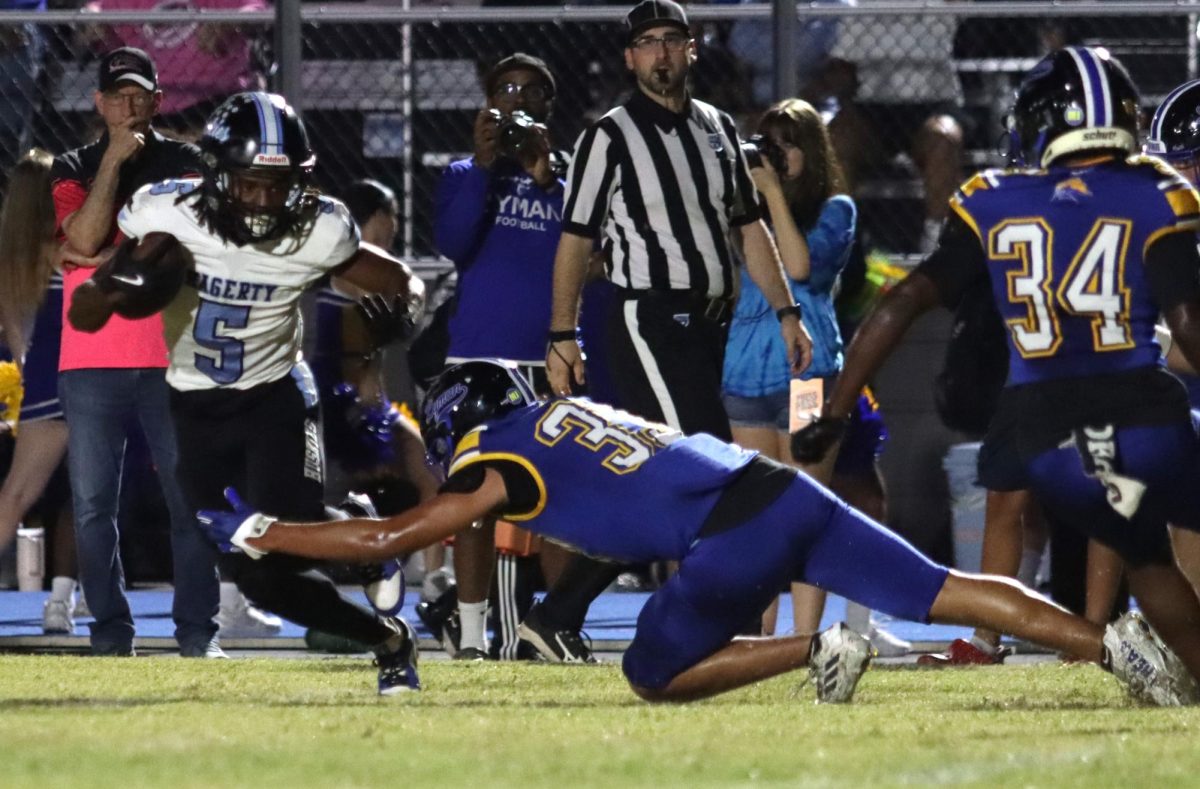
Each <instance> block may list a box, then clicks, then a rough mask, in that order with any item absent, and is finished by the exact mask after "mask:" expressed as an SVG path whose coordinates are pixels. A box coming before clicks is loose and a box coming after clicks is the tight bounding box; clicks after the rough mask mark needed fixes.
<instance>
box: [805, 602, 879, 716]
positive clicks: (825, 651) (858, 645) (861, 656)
mask: <svg viewBox="0 0 1200 789" xmlns="http://www.w3.org/2000/svg"><path fill="white" fill-rule="evenodd" d="M870 662H871V643H870V642H869V641H867V639H865V638H863V637H862V636H860V635H859V634H858V633H855V632H854V631H853V630H851V629H850V628H849V627H848V626H847V625H846V623H845V622H838V623H837V624H836V625H834V626H833V627H831V628H829V629H828V630H825V631H824V632H822V633H821V634H820V635H818V636H817V639H816V643H815V644H814V645H813V650H812V654H811V655H809V658H808V676H809V678H810V679H811V681H812V683H813V687H815V688H816V689H817V701H818V702H819V703H822V704H845V703H846V702H848V701H850V699H851V698H852V697H853V696H854V688H855V687H857V686H858V680H859V679H860V678H861V677H862V675H863V672H864V671H866V670H867V665H868V664H869V663H870Z"/></svg>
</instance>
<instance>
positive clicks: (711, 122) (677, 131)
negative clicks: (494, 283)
mask: <svg viewBox="0 0 1200 789" xmlns="http://www.w3.org/2000/svg"><path fill="white" fill-rule="evenodd" d="M625 23H626V38H625V53H624V57H625V68H626V69H628V70H629V71H630V72H632V73H633V75H634V77H635V78H636V81H637V90H635V91H634V93H633V96H632V97H631V98H630V99H629V100H628V101H627V102H626V103H625V104H623V105H622V106H619V107H616V108H614V109H612V110H610V111H609V112H608V113H606V114H605V115H604V117H602V118H601V119H600V120H599V121H597V122H596V123H594V124H592V125H591V126H590V127H589V128H588V129H587V130H586V131H584V133H583V135H582V136H581V137H580V138H579V142H578V143H577V145H576V148H575V152H574V155H573V163H572V165H571V170H570V173H569V174H568V177H567V195H566V205H565V207H564V209H563V234H562V239H561V240H560V241H559V245H558V250H557V253H556V256H555V261H554V295H553V307H552V310H551V323H550V332H549V335H548V337H547V340H548V346H547V351H546V372H547V376H548V379H549V384H550V388H551V392H552V393H553V394H555V395H569V394H571V393H572V391H573V388H574V387H576V386H578V385H581V384H583V383H584V358H583V354H582V352H581V348H580V345H579V342H578V339H577V329H576V326H577V324H578V315H579V304H580V293H581V291H582V288H583V283H584V279H585V277H586V272H587V268H588V262H589V258H590V256H591V253H592V248H593V245H594V244H595V242H596V240H597V238H599V239H601V242H602V245H603V249H604V255H605V273H606V275H607V277H608V279H609V280H610V281H611V282H612V283H613V284H614V285H616V286H617V288H618V292H619V296H618V299H619V301H618V303H617V304H615V305H614V307H615V308H614V309H613V310H612V311H611V312H610V316H611V317H610V320H609V324H608V337H607V340H608V344H607V352H608V355H609V359H610V361H611V366H610V372H611V373H612V378H613V381H614V383H615V384H616V389H617V394H618V402H619V405H620V406H621V407H623V408H625V409H627V410H629V411H632V412H634V413H636V414H638V415H639V416H642V417H645V418H647V419H652V420H655V421H658V422H664V423H666V424H668V425H670V426H671V427H673V428H675V429H676V430H678V431H680V432H682V433H684V434H689V435H690V434H693V433H709V434H711V435H715V436H717V437H719V438H723V439H725V440H729V439H730V437H731V433H730V428H729V417H728V416H727V415H726V413H725V408H724V406H723V404H722V402H721V368H722V363H723V356H724V349H725V337H726V330H727V328H728V320H729V317H730V315H731V313H732V305H733V296H734V288H735V285H734V283H735V281H736V279H737V276H738V273H737V271H736V270H735V261H736V260H737V257H738V256H737V255H736V253H735V251H734V249H733V248H732V246H731V243H730V242H731V236H732V235H733V234H734V231H735V230H736V231H738V233H737V235H738V236H740V241H741V251H742V258H743V259H744V260H745V265H746V269H747V272H748V273H749V275H750V277H751V279H752V280H753V281H754V283H755V284H756V285H758V286H759V288H760V289H761V290H762V293H763V295H764V296H765V298H766V301H767V303H768V304H769V306H770V310H769V311H768V312H767V313H766V318H767V319H771V320H774V317H777V318H778V319H779V328H780V331H781V333H782V335H783V340H784V348H785V349H786V350H787V353H788V357H789V359H790V360H791V362H792V365H793V369H794V371H795V372H800V371H801V370H803V369H804V368H806V367H807V366H808V363H809V361H810V360H811V356H812V341H811V339H809V337H808V333H807V332H806V331H805V330H804V327H803V326H802V325H801V323H800V320H799V318H800V309H799V307H797V306H796V305H795V303H794V299H793V297H792V294H791V292H790V290H789V289H788V285H787V282H786V279H785V278H784V274H783V268H782V264H781V262H780V259H779V254H778V252H777V251H776V249H775V244H774V242H773V241H772V239H771V236H770V233H769V232H768V230H767V227H766V225H765V224H764V223H763V221H762V208H761V206H760V205H759V202H758V198H757V196H756V193H755V189H754V182H753V181H752V180H751V176H750V170H749V167H748V166H747V162H746V157H745V155H744V154H743V153H742V149H741V145H740V143H739V140H738V135H737V131H736V129H735V128H734V124H733V120H732V119H731V118H730V117H729V115H728V114H727V113H725V112H722V111H721V110H718V109H717V108H716V107H713V106H712V105H710V104H707V103H705V102H702V101H698V100H696V99H694V98H693V97H692V96H691V95H690V93H689V91H688V87H687V80H688V75H689V72H690V71H691V68H692V64H693V63H695V62H696V57H697V55H696V43H695V41H693V40H692V37H691V31H690V29H689V27H688V19H687V15H686V14H685V13H684V11H683V8H682V7H681V6H680V5H679V4H678V3H674V2H672V1H671V0H642V2H640V3H638V4H637V5H636V6H634V7H633V9H632V10H631V11H630V12H629V14H628V16H627V17H626V19H625ZM806 265H807V263H806ZM789 273H792V272H789ZM792 276H793V277H794V278H795V279H807V270H806V269H805V270H804V271H803V272H800V271H797V272H795V273H792ZM772 316H774V317H772ZM647 527H648V528H652V527H653V524H647ZM619 569H620V568H618V567H616V566H614V565H605V564H602V563H599V562H596V561H594V560H591V559H586V558H580V559H577V560H576V561H575V562H574V563H573V564H572V565H571V566H570V567H569V568H568V570H567V572H566V574H564V576H563V577H562V579H561V580H560V582H559V583H558V584H557V585H556V586H555V587H554V588H553V589H551V590H550V593H549V594H548V595H547V596H546V598H545V600H544V601H543V602H542V603H541V604H540V605H538V606H536V607H535V608H533V610H532V611H531V612H530V614H529V616H527V617H526V618H525V621H524V622H523V623H522V625H521V635H522V638H525V639H527V640H529V641H530V643H532V644H533V645H534V646H535V647H537V648H538V650H539V652H540V653H541V654H542V656H543V657H545V658H546V659H548V660H553V661H563V662H567V661H579V660H586V659H587V654H586V650H585V649H583V648H582V642H581V641H580V639H579V634H578V631H579V629H580V627H581V625H582V623H583V617H584V615H585V614H586V612H587V608H588V606H589V605H590V604H591V601H592V600H593V599H594V598H595V597H596V596H597V595H598V594H599V593H600V592H602V591H603V590H604V588H605V587H606V586H608V584H609V583H610V582H611V581H612V580H613V579H615V577H616V576H617V574H618V572H619Z"/></svg>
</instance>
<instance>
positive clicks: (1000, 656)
mask: <svg viewBox="0 0 1200 789" xmlns="http://www.w3.org/2000/svg"><path fill="white" fill-rule="evenodd" d="M1011 654H1012V648H1011V647H1000V648H999V649H997V650H996V651H995V652H985V651H984V650H982V649H980V648H979V647H977V646H975V645H974V644H972V643H971V642H970V641H968V640H966V639H965V638H956V639H954V640H953V641H951V642H950V648H949V649H948V650H946V651H945V652H936V653H933V654H929V655H921V656H920V657H918V658H917V665H918V666H931V667H933V668H946V667H947V666H994V665H998V664H1000V663H1003V662H1004V659H1005V658H1006V657H1008V656H1009V655H1011Z"/></svg>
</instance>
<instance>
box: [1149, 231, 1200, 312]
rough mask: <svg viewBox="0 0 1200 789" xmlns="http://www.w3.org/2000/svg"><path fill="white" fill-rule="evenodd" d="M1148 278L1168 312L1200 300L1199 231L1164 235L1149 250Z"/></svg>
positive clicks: (1161, 307)
mask: <svg viewBox="0 0 1200 789" xmlns="http://www.w3.org/2000/svg"><path fill="white" fill-rule="evenodd" d="M1146 280H1147V282H1148V283H1149V284H1150V292H1151V295H1153V297H1154V301H1155V303H1156V304H1157V305H1158V308H1159V309H1161V310H1163V311H1164V312H1165V311H1167V310H1169V309H1171V308H1172V307H1174V306H1176V305H1179V304H1182V303H1184V302H1187V301H1196V300H1200V250H1197V247H1196V234H1195V233H1186V232H1185V233H1170V234H1168V235H1165V236H1160V237H1159V238H1158V239H1157V240H1155V241H1153V242H1152V243H1151V244H1150V246H1149V247H1148V248H1147V249H1146Z"/></svg>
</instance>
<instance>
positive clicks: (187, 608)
mask: <svg viewBox="0 0 1200 789" xmlns="http://www.w3.org/2000/svg"><path fill="white" fill-rule="evenodd" d="M162 100H163V94H162V91H160V90H159V89H158V76H157V72H156V70H155V67H154V63H153V61H152V60H151V59H150V57H149V56H148V55H147V54H146V53H145V52H143V51H142V50H140V49H134V48H131V47H121V48H119V49H114V50H112V51H111V52H108V53H107V54H105V55H104V57H103V58H102V59H101V60H100V68H99V89H98V90H97V91H96V93H95V103H96V111H97V112H98V113H99V114H100V117H101V118H102V119H103V120H104V126H105V132H104V134H103V135H102V136H101V137H100V139H99V140H97V141H96V142H94V143H91V144H89V145H85V146H83V147H81V148H76V149H75V150H72V151H68V152H67V153H64V154H62V155H61V156H59V157H58V158H56V159H55V161H54V165H53V167H52V169H51V182H52V189H53V194H54V210H55V215H56V221H57V231H58V234H59V237H60V239H61V240H62V241H64V242H65V243H67V244H69V245H70V247H72V248H73V249H74V250H76V251H77V252H80V253H82V254H84V255H97V254H99V253H101V252H103V251H104V250H106V249H110V248H112V247H113V245H115V244H117V243H119V242H120V241H121V240H122V238H121V234H120V231H119V230H118V229H117V225H116V215H117V211H118V209H120V207H121V206H122V205H123V204H124V203H125V201H126V200H128V199H129V197H130V196H131V195H132V194H133V193H134V191H136V190H137V189H138V188H139V187H141V186H144V185H146V184H149V183H155V182H158V181H161V180H164V179H167V178H175V177H179V176H184V175H190V174H195V173H198V172H199V171H200V161H199V152H198V151H197V149H196V148H195V147H194V146H192V145H190V144H186V143H182V142H177V141H174V140H169V139H167V138H165V137H163V136H161V135H159V134H158V133H157V132H156V131H155V130H154V129H153V128H152V127H151V125H150V119H151V118H153V117H154V115H155V113H156V112H157V111H158V108H159V106H160V105H161V103H162ZM91 274H92V269H90V268H79V267H77V268H68V269H67V271H65V272H64V284H63V303H64V304H68V305H69V304H70V303H71V294H72V293H73V292H74V290H75V288H77V287H78V286H79V285H80V284H81V283H82V282H84V281H85V280H87V279H88V278H89V277H90V276H91ZM65 317H66V316H65V315H64V320H63V333H62V353H61V354H60V357H59V396H60V398H61V400H62V406H63V411H64V413H65V415H66V418H67V422H68V424H69V425H70V427H71V429H70V433H69V438H68V447H67V453H68V468H69V471H70V478H71V495H72V499H73V501H74V506H75V537H76V543H77V545H78V549H79V569H80V580H81V582H82V585H83V591H84V596H85V597H86V599H87V601H88V605H89V607H90V608H91V611H92V614H93V616H95V619H96V621H95V622H94V623H93V624H92V625H91V647H92V654H96V655H132V654H133V635H134V627H133V617H132V615H131V614H130V610H129V602H128V600H127V599H126V597H125V576H124V570H123V569H122V566H121V557H120V553H119V552H118V550H117V503H118V498H119V492H120V483H121V466H122V462H123V460H124V454H125V443H126V438H127V430H128V429H129V427H130V426H131V425H132V423H133V421H134V420H136V421H137V422H139V423H140V425H141V428H142V430H143V431H144V433H145V436H146V442H147V444H148V445H149V447H150V453H151V455H152V457H153V460H154V464H155V466H156V468H157V470H158V475H159V480H160V482H161V483H162V488H163V496H164V498H165V499H166V503H167V509H168V510H169V511H170V516H171V550H172V558H173V563H174V575H175V600H174V604H173V606H172V609H171V616H172V618H173V619H174V620H175V640H176V641H178V642H179V647H180V653H181V654H182V655H183V656H185V657H224V653H223V652H221V650H220V647H219V646H218V645H217V641H216V634H217V624H216V621H215V617H216V614H217V602H218V581H217V571H216V552H215V551H214V550H213V549H212V547H211V545H210V544H209V543H208V541H207V540H206V539H205V538H204V536H203V534H201V533H200V530H199V529H198V528H197V525H196V520H195V516H194V514H193V513H192V512H191V511H190V510H189V509H188V507H187V504H186V503H185V501H184V498H183V494H182V492H181V491H180V488H179V484H178V482H177V481H176V478H175V466H176V457H177V451H176V444H175V432H174V429H173V427H172V424H171V419H170V415H169V413H168V411H167V394H168V390H167V383H166V367H167V347H166V342H165V341H164V339H163V327H162V318H161V317H160V316H158V315H154V316H152V317H149V318H145V319H142V320H125V319H123V318H120V317H114V318H113V319H112V320H110V321H109V322H108V324H107V325H106V326H105V327H104V329H103V330H101V331H99V332H96V333H94V334H86V333H83V332H79V331H76V330H75V329H73V328H72V327H71V325H70V323H69V322H68V321H67V320H66V319H65Z"/></svg>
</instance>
